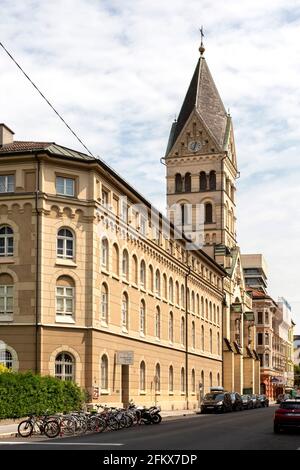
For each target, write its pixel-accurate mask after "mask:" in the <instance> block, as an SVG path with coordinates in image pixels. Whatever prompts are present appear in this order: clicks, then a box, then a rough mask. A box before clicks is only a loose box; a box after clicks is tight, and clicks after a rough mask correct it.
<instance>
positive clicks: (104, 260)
mask: <svg viewBox="0 0 300 470" xmlns="http://www.w3.org/2000/svg"><path fill="white" fill-rule="evenodd" d="M101 266H102V267H103V268H104V269H107V270H108V240H107V238H102V241H101Z"/></svg>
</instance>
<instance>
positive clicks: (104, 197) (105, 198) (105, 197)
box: [101, 189, 108, 207]
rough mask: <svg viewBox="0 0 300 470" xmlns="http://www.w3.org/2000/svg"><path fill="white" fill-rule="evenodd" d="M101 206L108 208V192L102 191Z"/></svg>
mask: <svg viewBox="0 0 300 470" xmlns="http://www.w3.org/2000/svg"><path fill="white" fill-rule="evenodd" d="M101 199H102V204H103V206H104V207H108V191H106V190H105V189H102V198H101Z"/></svg>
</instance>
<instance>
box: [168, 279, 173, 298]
mask: <svg viewBox="0 0 300 470" xmlns="http://www.w3.org/2000/svg"><path fill="white" fill-rule="evenodd" d="M169 302H171V303H173V302H174V288H173V279H172V278H171V277H170V279H169Z"/></svg>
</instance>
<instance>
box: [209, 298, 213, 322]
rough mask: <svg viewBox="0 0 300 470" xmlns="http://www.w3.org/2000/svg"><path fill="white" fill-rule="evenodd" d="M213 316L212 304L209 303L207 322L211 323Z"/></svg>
mask: <svg viewBox="0 0 300 470" xmlns="http://www.w3.org/2000/svg"><path fill="white" fill-rule="evenodd" d="M212 319H213V315H212V303H211V302H209V320H210V321H212Z"/></svg>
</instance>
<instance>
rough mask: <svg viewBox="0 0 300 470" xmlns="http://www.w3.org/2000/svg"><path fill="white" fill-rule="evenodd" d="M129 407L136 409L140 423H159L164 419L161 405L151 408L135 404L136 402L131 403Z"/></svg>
mask: <svg viewBox="0 0 300 470" xmlns="http://www.w3.org/2000/svg"><path fill="white" fill-rule="evenodd" d="M129 409H130V410H133V409H134V410H135V412H136V414H137V416H138V423H139V424H142V423H144V424H159V423H160V422H161V420H162V417H161V415H160V411H161V410H160V407H159V406H150V408H146V407H145V406H135V404H134V403H130V405H129Z"/></svg>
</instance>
